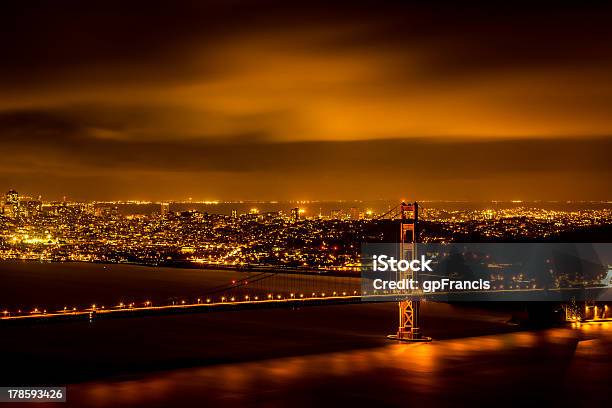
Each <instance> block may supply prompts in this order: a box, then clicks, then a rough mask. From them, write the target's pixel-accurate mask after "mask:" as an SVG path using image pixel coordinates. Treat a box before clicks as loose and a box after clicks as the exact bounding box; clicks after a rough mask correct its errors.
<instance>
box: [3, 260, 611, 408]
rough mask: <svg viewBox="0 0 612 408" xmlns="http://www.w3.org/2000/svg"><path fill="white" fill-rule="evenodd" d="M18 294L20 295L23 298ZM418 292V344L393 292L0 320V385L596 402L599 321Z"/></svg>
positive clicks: (57, 297)
mask: <svg viewBox="0 0 612 408" xmlns="http://www.w3.org/2000/svg"><path fill="white" fill-rule="evenodd" d="M232 274H236V273H235V272H226V271H224V272H218V271H203V270H189V269H171V268H169V269H162V268H147V267H137V266H126V265H114V266H112V265H110V266H109V265H106V268H105V266H104V265H91V264H37V263H34V264H33V263H20V262H9V263H0V278H1V279H2V285H1V286H0V299H1V300H2V304H3V305H5V304H9V305H10V303H11V302H13V301H14V299H30V300H28V301H27V302H29V303H31V299H44V300H45V302H48V303H57V304H61V303H62V302H63V301H64V299H65V298H66V297H68V296H80V297H79V299H80V300H82V301H83V302H89V301H91V300H92V294H93V295H95V296H96V299H99V298H100V297H108V299H109V301H111V300H113V299H115V297H116V296H117V294H119V293H123V294H126V293H129V294H131V296H137V295H138V296H140V295H142V296H144V295H145V292H146V293H147V294H149V295H150V294H152V293H153V294H155V295H156V296H173V295H175V294H177V293H178V292H181V291H184V290H188V289H189V290H191V291H197V290H199V289H201V288H203V287H208V286H210V285H212V284H214V285H216V284H217V283H218V282H225V281H226V280H227V279H228V278H229V277H231V275H232ZM24 302H25V301H24ZM486 307H487V309H485V308H484V307H474V306H469V305H449V304H435V303H430V302H428V303H425V304H423V307H422V321H423V329H424V331H425V333H426V334H427V335H429V336H432V337H433V338H434V339H435V341H434V342H432V343H429V344H396V343H394V342H390V341H389V340H387V339H386V337H385V335H386V334H389V333H391V332H393V331H394V330H395V325H396V319H397V309H396V305H394V304H390V303H388V304H356V305H343V306H327V307H308V308H302V309H297V310H290V309H271V310H248V311H240V312H219V313H208V314H206V313H204V314H197V315H178V316H164V317H155V318H138V319H112V320H99V321H94V322H93V323H85V322H64V323H55V324H42V325H35V326H27V325H25V326H11V327H8V326H7V327H2V328H1V329H0V330H1V333H0V350H2V351H3V353H2V359H3V364H2V370H0V384H2V385H11V386H16V385H67V386H68V402H67V406H97V407H107V406H121V407H123V406H128V407H130V406H132V407H149V408H150V407H168V406H191V405H200V406H223V407H245V406H246V407H249V406H294V407H295V406H297V407H301V406H313V405H314V406H316V405H318V406H332V405H334V406H346V405H356V404H358V406H362V405H365V404H372V405H373V406H374V405H375V406H377V407H378V406H406V405H411V404H412V405H422V406H439V405H441V406H457V404H460V405H467V404H470V405H478V406H480V405H487V406H490V405H492V404H494V405H496V406H497V405H501V406H509V405H517V404H522V405H527V404H530V403H540V404H556V405H561V406H564V405H572V406H598V405H603V404H604V403H605V402H606V399H607V397H608V394H609V392H610V386H609V383H610V379H609V373H610V371H611V370H610V368H611V367H612V336H611V335H612V325H611V324H610V323H604V324H589V325H582V326H581V327H580V328H554V329H548V330H540V331H519V330H518V328H517V327H515V326H509V325H507V324H506V321H507V320H508V319H509V317H510V313H509V311H504V310H503V309H500V308H498V310H492V309H489V308H490V307H491V305H487V306H486Z"/></svg>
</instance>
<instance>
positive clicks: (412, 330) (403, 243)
mask: <svg viewBox="0 0 612 408" xmlns="http://www.w3.org/2000/svg"><path fill="white" fill-rule="evenodd" d="M418 220H419V204H418V203H416V202H414V203H406V202H402V203H401V204H400V255H401V259H410V260H412V259H416V257H417V254H416V252H417V245H416V243H417V240H418V229H417V228H418ZM402 274H403V276H401V277H400V278H402V279H413V280H417V276H416V273H415V272H412V271H407V272H402ZM411 296H413V295H412V294H411ZM398 306H399V327H398V329H397V334H392V335H389V336H388V337H389V338H391V339H395V340H400V341H431V338H430V337H425V336H423V335H422V333H421V328H420V326H419V308H420V301H419V300H417V299H414V297H412V298H410V299H406V300H401V301H400V302H399V304H398Z"/></svg>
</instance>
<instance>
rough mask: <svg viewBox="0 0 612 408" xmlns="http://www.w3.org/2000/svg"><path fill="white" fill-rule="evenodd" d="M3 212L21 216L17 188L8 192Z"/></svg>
mask: <svg viewBox="0 0 612 408" xmlns="http://www.w3.org/2000/svg"><path fill="white" fill-rule="evenodd" d="M2 213H3V214H4V215H5V216H7V217H11V218H15V217H18V216H19V193H17V192H16V191H15V190H9V191H8V192H7V193H6V195H5V199H4V205H3V206H2Z"/></svg>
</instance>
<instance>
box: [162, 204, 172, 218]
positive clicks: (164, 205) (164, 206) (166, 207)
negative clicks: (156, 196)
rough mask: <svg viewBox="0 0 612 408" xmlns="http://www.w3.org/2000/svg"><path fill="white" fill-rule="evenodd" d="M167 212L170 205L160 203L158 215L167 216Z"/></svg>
mask: <svg viewBox="0 0 612 408" xmlns="http://www.w3.org/2000/svg"><path fill="white" fill-rule="evenodd" d="M169 212H170V203H161V207H160V212H159V213H160V214H161V215H162V217H164V216H166V215H168V213H169Z"/></svg>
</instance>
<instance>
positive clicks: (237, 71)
mask: <svg viewBox="0 0 612 408" xmlns="http://www.w3.org/2000/svg"><path fill="white" fill-rule="evenodd" d="M610 14H611V13H610V10H609V6H607V5H603V4H600V5H579V4H554V7H551V6H548V5H546V6H544V5H534V4H530V5H529V6H524V5H518V4H512V5H493V4H488V5H487V6H478V7H475V6H467V5H465V6H464V5H462V6H461V7H456V6H452V5H444V6H434V5H429V6H428V5H414V4H408V3H404V2H387V3H384V4H381V3H380V2H370V1H356V2H355V1H353V2H334V3H331V4H330V3H329V2H317V1H315V2H312V1H311V2H279V1H253V2H244V1H242V2H237V1H212V2H196V1H178V2H173V4H172V6H169V5H168V4H167V3H165V2H155V1H147V2H139V1H135V2H130V3H129V4H125V2H113V1H105V2H87V3H84V2H77V1H75V2H66V3H63V6H62V7H60V6H58V5H57V4H56V2H38V3H36V5H31V4H25V3H12V4H11V5H9V6H6V10H5V12H4V13H3V14H2V15H0V27H1V28H0V29H1V30H3V31H2V32H3V35H2V36H0V53H2V56H3V63H2V64H1V65H0V87H1V88H2V89H3V91H2V93H1V94H0V145H1V147H2V151H3V155H4V159H3V161H2V164H0V173H1V174H0V181H4V183H8V184H12V183H22V184H23V185H24V186H26V187H27V188H32V189H41V190H44V189H47V190H48V191H50V192H51V191H53V194H55V193H56V192H59V191H64V192H66V191H67V192H70V191H71V190H74V191H81V192H82V194H83V195H84V196H88V194H90V196H91V197H93V196H95V194H96V192H91V193H87V192H86V187H85V186H87V185H91V184H92V180H96V184H98V185H100V186H101V185H102V184H104V183H106V185H105V186H104V191H105V194H111V195H112V194H120V193H121V194H130V192H131V191H136V190H138V191H140V193H139V195H141V196H146V195H147V194H148V195H155V194H161V193H160V192H158V191H156V189H155V187H154V185H155V183H153V182H151V183H148V184H146V186H147V187H146V188H145V187H144V184H145V183H139V180H142V177H143V175H147V176H146V177H155V178H157V179H158V180H165V181H163V182H162V181H160V186H163V188H162V189H163V190H164V191H166V192H168V193H169V194H179V192H180V191H187V190H189V189H196V190H198V191H202V192H204V191H209V192H214V193H215V194H217V195H219V196H223V197H225V196H234V197H237V198H241V197H238V196H239V195H240V194H245V195H249V194H250V195H258V194H260V195H262V196H263V195H267V196H268V197H269V198H279V196H281V195H285V196H287V197H289V196H291V197H293V196H296V195H299V194H301V193H300V192H299V191H298V190H299V189H298V187H296V186H297V185H300V186H303V187H304V189H305V190H308V191H310V193H309V194H311V196H312V197H313V198H316V194H317V191H318V192H319V193H320V194H321V195H324V196H334V195H340V194H345V195H350V196H353V197H357V196H358V194H357V193H355V195H352V194H353V193H352V192H353V191H358V189H359V187H360V185H362V184H368V185H374V184H376V183H379V184H383V185H384V188H385V189H387V190H388V191H390V194H394V193H393V192H391V191H399V192H401V191H403V190H406V189H414V191H418V192H422V193H423V194H428V195H430V196H431V195H435V194H437V191H444V192H445V193H446V194H448V195H449V196H454V197H459V196H464V195H465V194H466V191H474V190H475V189H480V190H481V194H482V195H483V196H490V198H498V197H500V195H504V194H507V195H514V194H519V193H522V192H524V191H525V190H526V189H527V190H529V191H528V192H527V194H528V195H531V196H532V198H538V194H541V195H542V197H544V196H546V197H549V198H554V197H568V198H580V195H581V194H584V196H585V197H586V196H589V197H597V198H605V199H607V198H609V197H607V196H606V195H607V194H608V191H609V187H607V186H606V185H605V183H604V178H605V177H608V176H609V173H610V167H609V164H608V162H607V160H606V157H605V153H604V152H607V151H609V150H610V138H609V137H608V136H609V135H612V117H611V116H610V115H609V111H610V107H611V106H612V85H611V84H610V81H609V78H608V77H609V72H610V70H611V69H612V54H611V53H610V52H609V44H610V42H611V41H612V28H611V26H610V25H609V23H608V22H609V17H610ZM577 174H581V175H582V176H581V177H582V179H583V180H585V179H586V180H588V181H587V182H584V183H582V184H580V181H579V179H578V176H577ZM185 177H195V178H199V179H201V180H204V179H206V183H205V184H206V185H205V186H201V185H196V186H194V185H193V184H191V183H189V182H187V181H185V180H184V178H185ZM215 177H216V179H215ZM37 178H44V179H45V180H46V181H40V182H37V181H36V179H37ZM412 178H414V179H415V180H417V181H414V182H408V181H407V180H409V179H412ZM120 180H121V181H120ZM323 181H324V182H323ZM50 182H51V183H50ZM55 182H57V184H58V185H57V186H55V185H51V186H50V184H53V183H55ZM317 182H318V184H317ZM216 183H219V185H217V184H216ZM428 183H430V184H431V185H430V184H428ZM113 184H117V185H119V184H120V185H121V187H117V188H116V189H115V188H114V187H112V185H113ZM323 184H325V185H323ZM527 184H528V185H529V187H526V186H527ZM60 185H61V187H60ZM109 185H110V186H109ZM334 185H335V187H333V186H334ZM536 185H539V186H540V188H537V187H536ZM101 188H102V187H101ZM101 188H100V189H99V190H98V191H100V190H101ZM519 195H520V194H519ZM242 198H244V197H242ZM340 198H342V197H340ZM357 198H358V197H357ZM440 198H449V197H440Z"/></svg>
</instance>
